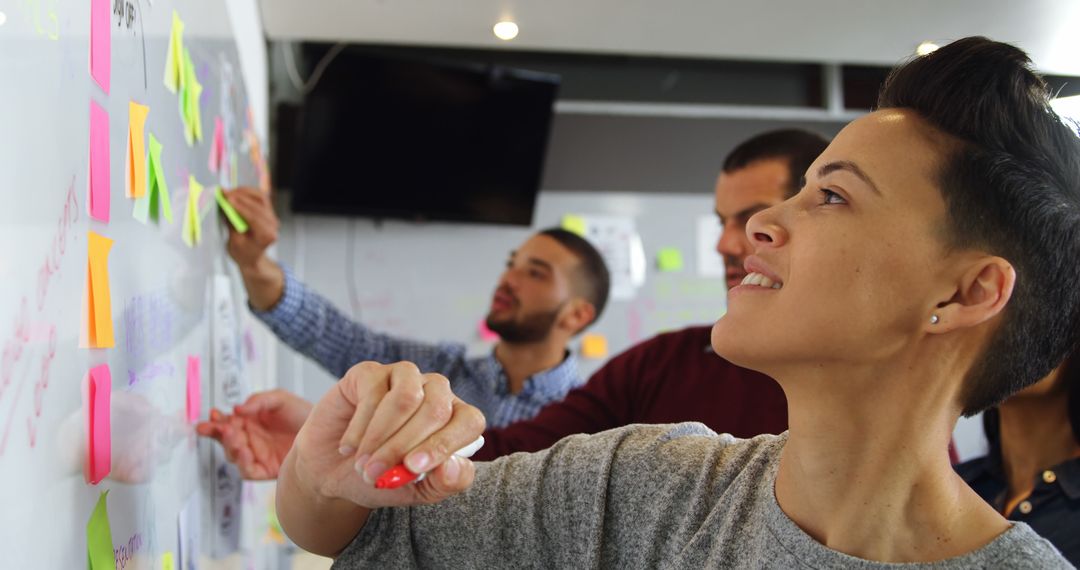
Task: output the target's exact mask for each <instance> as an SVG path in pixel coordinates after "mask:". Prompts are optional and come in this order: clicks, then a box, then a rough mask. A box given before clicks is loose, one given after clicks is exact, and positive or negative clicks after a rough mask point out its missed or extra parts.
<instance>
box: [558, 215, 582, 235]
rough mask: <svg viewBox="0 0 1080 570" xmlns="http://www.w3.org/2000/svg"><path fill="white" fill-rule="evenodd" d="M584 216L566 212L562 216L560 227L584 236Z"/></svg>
mask: <svg viewBox="0 0 1080 570" xmlns="http://www.w3.org/2000/svg"><path fill="white" fill-rule="evenodd" d="M585 228H586V224H585V217H584V216H575V215H572V214H566V215H565V216H563V217H562V229H564V230H566V231H568V232H574V233H575V234H577V235H579V236H582V237H584V236H585V231H586V229H585Z"/></svg>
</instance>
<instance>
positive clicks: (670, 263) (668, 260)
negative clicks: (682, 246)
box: [656, 247, 683, 271]
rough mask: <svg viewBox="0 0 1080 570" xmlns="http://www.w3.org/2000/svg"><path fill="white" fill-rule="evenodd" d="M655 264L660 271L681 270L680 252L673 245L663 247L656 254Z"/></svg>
mask: <svg viewBox="0 0 1080 570" xmlns="http://www.w3.org/2000/svg"><path fill="white" fill-rule="evenodd" d="M656 266H657V267H658V268H659V269H660V271H682V268H683V260H682V252H681V251H679V250H678V249H676V248H674V247H665V248H664V249H661V250H660V252H659V253H657V254H656Z"/></svg>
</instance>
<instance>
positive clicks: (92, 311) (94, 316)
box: [80, 232, 116, 348]
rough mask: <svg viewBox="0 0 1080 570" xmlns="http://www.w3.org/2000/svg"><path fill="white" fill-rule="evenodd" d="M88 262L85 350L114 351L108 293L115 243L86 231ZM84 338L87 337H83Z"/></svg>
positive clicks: (82, 340) (84, 327) (84, 300)
mask: <svg viewBox="0 0 1080 570" xmlns="http://www.w3.org/2000/svg"><path fill="white" fill-rule="evenodd" d="M87 241H88V242H89V261H88V263H87V266H88V267H87V271H86V295H85V296H84V298H83V316H84V321H85V326H83V327H82V333H80V346H82V347H83V348H112V347H113V346H115V345H116V341H115V339H114V338H113V323H112V298H111V294H110V292H109V250H110V249H112V244H113V240H111V239H109V238H107V237H105V236H102V235H98V234H96V233H94V232H87ZM83 335H85V336H83Z"/></svg>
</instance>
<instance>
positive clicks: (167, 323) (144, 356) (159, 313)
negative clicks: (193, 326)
mask: <svg viewBox="0 0 1080 570" xmlns="http://www.w3.org/2000/svg"><path fill="white" fill-rule="evenodd" d="M122 318H123V321H124V349H125V350H127V355H128V359H129V362H130V363H131V366H130V367H131V368H132V369H134V370H136V371H137V372H138V371H141V369H142V368H143V367H144V366H145V365H146V364H147V363H148V362H150V361H151V360H152V358H153V357H154V356H156V355H158V354H160V353H162V352H164V351H165V350H166V349H168V348H169V347H171V346H172V345H173V342H174V340H175V339H174V335H173V331H174V330H175V328H174V325H175V324H176V321H177V319H178V317H177V315H176V305H175V303H173V301H172V300H170V299H169V297H168V295H167V294H166V293H164V292H160V293H149V294H144V295H136V296H134V297H131V298H129V299H128V300H127V301H125V302H124V312H123V316H122Z"/></svg>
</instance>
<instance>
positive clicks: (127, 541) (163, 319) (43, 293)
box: [0, 0, 274, 568]
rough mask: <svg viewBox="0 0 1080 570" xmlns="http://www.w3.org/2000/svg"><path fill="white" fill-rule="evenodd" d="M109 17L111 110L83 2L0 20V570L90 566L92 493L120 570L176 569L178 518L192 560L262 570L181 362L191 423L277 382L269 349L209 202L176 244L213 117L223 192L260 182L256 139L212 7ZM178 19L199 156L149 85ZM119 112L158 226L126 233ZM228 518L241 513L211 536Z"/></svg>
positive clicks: (233, 55)
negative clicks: (94, 454)
mask: <svg viewBox="0 0 1080 570" xmlns="http://www.w3.org/2000/svg"><path fill="white" fill-rule="evenodd" d="M105 4H107V5H109V6H110V7H111V8H113V12H112V13H111V14H110V16H109V22H110V29H111V35H110V37H111V44H112V45H111V54H112V59H111V62H112V73H111V82H110V83H111V85H110V90H109V92H108V93H107V94H106V93H105V91H103V90H102V89H101V88H100V87H99V86H98V85H97V84H96V83H94V81H93V80H92V79H91V77H90V74H89V72H88V61H89V58H90V54H89V51H90V48H89V35H90V23H89V22H90V6H91V3H90V2H86V1H78V2H76V1H74V0H25V1H20V2H9V3H5V4H2V5H0V10H2V11H3V12H4V14H5V16H6V22H5V23H4V24H3V25H0V125H3V127H2V128H3V136H2V137H0V165H2V167H0V200H2V201H3V205H2V206H0V355H2V360H0V362H2V365H0V504H2V505H3V508H2V509H0V552H3V558H4V562H3V565H4V566H5V567H10V568H81V567H86V564H87V562H86V560H87V545H86V542H87V541H86V524H87V521H88V519H89V517H90V514H91V511H92V509H93V507H94V505H95V503H96V502H97V500H98V498H99V496H100V495H101V493H102V492H104V491H108V497H107V508H108V513H109V518H110V527H111V534H112V540H113V545H114V552H115V553H116V555H117V558H116V567H117V568H157V567H159V564H160V560H161V556H162V554H164V553H166V552H172V553H173V554H174V556H175V555H179V554H180V552H179V548H180V544H179V534H178V533H179V532H180V530H181V529H180V528H179V527H180V525H181V518H182V517H181V514H182V513H183V515H184V517H186V520H187V527H186V531H187V532H188V534H189V535H191V536H192V537H194V538H198V539H199V542H198V552H197V553H196V554H195V558H189V560H190V561H192V562H195V561H196V560H197V559H198V558H209V557H214V556H216V557H222V556H226V555H229V554H230V553H231V554H233V556H245V557H246V558H247V559H248V560H249V561H252V562H254V561H258V560H259V557H260V556H263V555H261V554H259V553H258V552H256V551H255V550H252V549H256V550H257V548H258V547H257V546H251V545H252V544H258V543H259V541H258V540H251V536H253V535H256V534H257V533H259V532H260V530H259V529H258V528H257V526H258V525H259V524H262V525H263V526H266V524H267V523H266V522H265V521H266V520H267V517H266V516H264V515H263V513H262V512H261V511H257V512H255V513H254V514H253V516H248V517H246V518H241V517H240V512H241V511H240V510H239V508H240V506H241V504H242V506H243V507H244V508H246V509H248V510H249V511H250V510H255V509H263V510H265V508H264V507H265V497H263V496H262V495H263V494H264V493H263V491H262V490H260V489H258V488H254V487H246V488H245V487H244V486H242V485H239V483H238V482H237V481H236V480H235V478H232V474H230V473H228V472H227V468H225V470H223V467H222V465H221V462H220V455H219V453H220V452H219V451H217V450H215V449H214V447H213V446H211V445H209V443H208V442H200V441H197V439H196V437H195V436H194V432H193V429H192V426H191V423H190V421H188V419H187V417H186V416H187V415H186V398H187V385H186V380H187V376H186V372H187V360H188V358H189V357H192V356H195V357H198V358H200V359H201V369H200V370H201V383H200V391H201V394H202V397H201V400H200V409H199V410H198V413H199V415H200V416H201V417H205V416H206V414H207V411H208V409H209V407H210V406H211V405H218V406H221V405H224V404H228V403H229V402H230V401H234V400H236V399H238V398H240V397H242V396H243V395H245V394H246V392H247V391H248V390H250V389H252V388H259V387H264V386H265V385H266V384H267V383H268V381H269V379H271V378H272V377H273V365H274V355H273V344H272V343H270V342H267V337H266V336H265V335H266V333H265V331H264V330H262V329H261V328H260V327H259V326H256V325H255V324H254V323H253V321H252V319H251V317H250V316H249V314H248V312H247V311H246V310H243V309H244V304H243V299H244V297H243V296H242V295H241V289H240V288H239V285H238V280H237V276H236V275H235V274H234V273H233V270H232V269H231V267H230V265H229V264H227V263H225V262H224V258H223V248H222V243H223V241H224V239H225V236H226V234H225V232H224V229H223V227H222V226H221V222H220V221H219V220H218V216H217V214H216V210H215V206H214V202H213V196H212V193H210V192H204V194H203V196H202V200H201V201H200V203H199V206H198V207H199V210H200V213H201V216H202V218H203V220H202V225H201V227H202V242H201V243H200V244H198V245H197V246H196V247H194V248H189V247H188V246H186V245H185V244H184V243H183V241H182V240H181V235H180V230H181V227H182V220H183V212H184V209H183V206H184V205H185V204H186V203H187V183H186V181H187V180H188V177H189V175H191V176H194V177H195V178H196V179H198V180H199V181H200V182H201V183H202V184H203V185H205V186H207V187H209V186H211V185H213V184H215V183H216V181H217V180H218V179H219V175H217V174H214V173H211V172H210V166H209V164H208V157H209V152H210V142H211V141H212V140H213V136H212V135H213V129H214V119H215V117H218V116H222V117H226V118H227V119H226V121H225V122H226V123H227V124H230V126H231V127H233V128H229V129H226V132H224V133H223V138H224V141H225V144H226V147H227V148H228V149H229V150H230V151H234V152H235V153H236V154H237V160H236V168H235V169H234V172H235V175H236V179H237V180H238V181H239V182H241V183H246V184H248V185H256V184H257V183H258V175H257V174H258V173H257V164H258V161H255V160H253V158H252V153H251V152H250V149H251V148H252V147H254V146H256V145H255V144H254V142H255V141H256V140H257V139H252V138H250V136H245V133H246V132H247V131H249V130H252V125H250V124H249V122H248V118H247V117H248V113H247V111H246V110H247V108H248V103H247V96H246V90H245V88H244V83H243V77H242V74H241V71H240V70H241V67H240V64H239V62H238V58H237V48H236V43H235V41H234V39H233V34H232V31H231V30H232V27H231V24H230V22H229V18H228V14H227V11H226V9H225V6H224V5H223V4H222V3H220V2H218V1H211V0H190V1H185V2H183V3H172V2H165V1H162V0H157V1H156V2H151V1H149V0H124V1H122V2H114V0H107V1H106V2H105ZM174 9H176V10H178V13H179V14H180V16H181V17H182V18H183V20H184V22H185V25H186V27H185V34H184V42H185V45H186V46H187V47H188V48H189V50H190V52H191V56H192V59H193V61H194V63H195V69H196V74H197V76H198V77H199V80H200V81H201V82H202V84H203V87H204V91H203V93H202V96H201V98H200V102H201V109H202V122H203V125H202V128H203V134H204V138H203V140H202V141H201V142H199V143H196V144H194V145H193V146H191V147H189V146H188V145H187V143H186V142H185V140H184V136H183V130H182V123H181V120H180V113H179V104H178V98H177V95H175V94H173V93H170V92H168V91H167V90H166V89H165V87H164V85H163V82H162V78H163V75H164V69H165V56H166V46H167V44H168V37H169V31H170V27H171V21H172V13H173V10H174ZM132 100H134V101H137V102H139V103H142V104H146V105H149V106H150V114H149V119H148V120H147V127H146V131H147V133H153V135H154V136H155V137H156V138H157V139H158V140H159V141H161V143H162V145H163V147H164V150H163V152H162V162H163V170H164V173H165V178H166V180H167V183H168V186H169V192H170V198H171V203H172V205H173V208H172V209H173V212H174V214H175V216H174V221H173V222H172V223H166V222H162V223H161V224H160V225H155V224H149V225H144V224H142V223H139V222H137V221H135V220H134V219H133V218H132V208H133V202H132V200H131V199H129V198H127V197H125V195H124V173H125V154H126V149H127V129H128V105H129V101H132ZM91 101H94V102H96V103H97V104H99V105H101V107H103V108H104V109H105V110H106V111H107V112H108V114H109V135H110V136H109V145H108V146H109V151H110V160H109V174H110V176H109V178H110V182H111V184H110V185H111V195H110V199H109V204H110V210H111V213H110V220H109V222H108V223H104V222H100V221H98V220H93V219H91V218H90V217H89V216H88V212H87V208H88V203H87V185H88V181H87V171H88V161H89V158H88V140H89V121H90V119H89V108H90V102H91ZM256 156H257V155H256ZM230 176H231V175H230ZM88 231H94V232H96V233H98V234H101V235H104V236H106V237H108V238H109V239H112V240H114V244H113V247H112V249H111V252H110V254H109V262H108V270H109V283H110V291H111V299H112V303H111V315H112V322H113V326H114V330H115V338H116V343H115V347H114V348H110V349H81V348H79V336H80V327H81V325H82V319H81V314H82V299H83V295H84V289H85V284H86V280H87V247H88V244H87V232H88ZM215 284H216V285H215ZM215 323H216V324H215ZM101 364H108V366H109V368H110V370H111V376H112V390H111V419H112V438H111V444H112V462H111V473H110V475H109V477H108V478H106V479H105V480H103V481H101V482H100V483H99V484H97V485H92V484H89V483H88V482H87V481H86V479H85V477H84V472H83V464H84V462H85V455H86V439H87V435H86V433H85V432H86V429H85V422H86V420H85V417H84V416H83V395H82V391H81V388H82V383H83V381H84V378H85V377H86V375H87V373H88V371H89V370H90V369H91V368H92V367H95V366H98V365H101ZM214 484H216V486H215V485H214ZM226 500H234V501H236V502H237V504H236V505H230V506H229V509H228V511H229V516H228V517H227V520H223V519H222V517H221V512H222V511H223V509H224V503H223V502H224V501H226ZM215 509H216V511H215ZM251 525H255V526H251ZM224 535H229V536H230V537H231V540H233V541H234V544H233V545H232V547H230V546H229V544H226V543H225V542H227V541H224V538H229V537H224ZM238 537H239V538H238ZM245 537H246V538H245ZM259 538H261V536H259ZM237 541H239V543H238V544H237V543H236V542H237ZM245 541H246V545H245V543H244V542H245ZM245 549H247V550H245ZM185 566H187V565H186V564H185Z"/></svg>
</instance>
